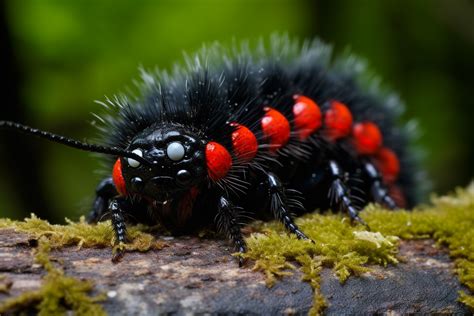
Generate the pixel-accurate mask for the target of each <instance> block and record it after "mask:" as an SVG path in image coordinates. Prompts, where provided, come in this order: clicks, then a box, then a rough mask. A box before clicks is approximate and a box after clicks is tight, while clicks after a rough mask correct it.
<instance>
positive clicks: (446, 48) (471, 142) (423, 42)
mask: <svg viewBox="0 0 474 316" xmlns="http://www.w3.org/2000/svg"><path fill="white" fill-rule="evenodd" d="M0 7H1V8H0V10H1V12H0V13H1V15H0V23H1V26H0V27H1V34H0V36H1V41H0V43H1V51H2V59H1V63H2V64H1V68H0V74H1V79H2V83H3V84H2V85H1V88H0V89H1V95H2V108H1V109H2V110H1V112H0V119H11V120H16V121H20V122H23V123H26V124H29V125H32V126H35V127H41V128H43V129H47V130H49V131H54V132H56V133H60V134H64V135H68V136H71V137H75V138H78V139H91V138H93V137H94V136H95V135H96V130H95V129H94V128H91V126H90V124H89V122H90V121H92V120H93V117H92V115H91V114H90V113H91V112H94V111H97V110H99V106H98V105H97V104H95V103H94V102H93V100H96V99H100V100H103V99H104V95H107V96H112V95H113V94H114V93H117V92H120V91H124V90H125V89H127V87H132V86H133V83H132V81H133V79H136V78H138V71H137V68H138V66H143V67H145V68H149V69H150V68H153V67H155V66H158V67H160V68H170V67H171V66H172V64H173V63H174V62H175V61H180V60H182V52H183V51H186V52H193V51H194V50H196V49H198V48H199V47H200V46H201V45H202V44H203V43H206V42H212V41H215V40H218V41H222V42H224V43H230V42H231V41H232V38H236V39H247V38H248V39H257V38H258V37H260V36H268V35H269V34H271V33H273V32H275V31H277V32H287V33H288V34H289V35H291V36H294V37H297V38H300V39H303V38H312V37H315V36H319V37H321V38H322V39H323V40H325V41H327V42H329V43H332V44H334V46H335V51H336V52H342V51H343V50H344V49H345V48H346V47H350V48H351V49H352V50H353V51H354V52H355V53H357V54H358V55H360V56H362V57H364V58H365V59H367V60H368V61H369V63H370V65H371V68H372V69H373V70H375V71H376V72H377V73H378V74H379V75H380V76H381V77H382V78H383V82H384V83H385V84H387V85H389V86H390V87H392V88H393V89H394V90H396V91H398V92H399V93H400V95H401V97H402V99H403V100H405V101H406V104H407V111H406V114H405V116H404V120H405V121H407V120H409V119H410V118H416V119H417V120H418V122H419V126H420V128H421V130H422V131H423V132H422V134H421V137H420V140H419V144H420V145H421V146H423V147H424V149H425V150H426V153H427V156H426V160H425V163H424V165H425V167H426V170H427V171H428V174H429V176H430V177H431V179H432V181H433V184H434V186H433V189H434V191H435V192H438V193H444V192H446V191H448V190H450V189H452V188H453V187H454V186H457V185H466V184H467V183H468V182H469V181H470V180H471V179H472V177H473V175H474V172H473V170H474V168H473V161H474V159H473V158H474V139H473V138H474V137H473V135H474V133H473V132H472V131H471V129H470V128H471V125H470V124H472V120H473V119H474V115H473V112H474V110H473V109H474V101H473V100H474V97H473V96H472V91H473V89H474V79H473V76H474V62H473V57H474V3H473V2H472V1H467V0H464V1H463V0H458V1H451V0H433V1H425V0H406V1H400V0H389V1H376V0H373V1H368V0H367V1H364V0H362V1H342V0H338V1H335V0H333V1H305V0H299V1H297V0H268V1H265V0H261V1H250V0H241V1H237V0H227V1H218V0H215V1H212V0H207V1H191V0H190V1H183V0H182V1H172V0H169V1H118V0H114V1H93V0H89V1H59V0H57V1H34V0H25V1H16V0H4V1H1V2H0ZM0 141H1V143H0V175H1V177H0V216H10V217H13V218H22V217H24V216H26V215H27V214H29V213H30V212H35V213H36V214H38V215H39V216H41V217H44V218H48V219H50V220H52V221H54V222H62V221H63V219H64V217H65V216H67V217H69V218H72V219H76V218H77V217H78V216H80V215H81V214H86V213H87V212H88V210H89V207H90V203H91V201H92V198H93V196H94V190H95V186H96V184H97V182H98V181H99V180H100V178H101V177H100V175H99V174H98V173H97V172H96V171H95V170H98V169H100V163H99V161H98V160H97V159H96V158H95V157H92V156H91V155H90V154H88V153H84V152H80V151H75V150H73V149H68V148H64V147H62V146H59V145H55V144H51V143H48V142H45V141H42V140H38V139H32V138H29V137H24V136H22V135H18V134H12V133H5V132H1V134H0Z"/></svg>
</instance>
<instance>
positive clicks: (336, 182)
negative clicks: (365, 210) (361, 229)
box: [328, 160, 367, 226]
mask: <svg viewBox="0 0 474 316" xmlns="http://www.w3.org/2000/svg"><path fill="white" fill-rule="evenodd" d="M329 177H330V186H329V193H328V194H329V200H330V204H331V207H332V208H338V209H340V210H341V211H343V212H346V213H347V214H349V216H350V218H351V220H355V221H357V222H359V223H361V224H363V225H365V226H367V224H366V223H365V222H364V221H363V220H362V219H361V218H360V217H359V210H358V209H357V208H356V207H355V206H354V204H353V203H352V201H351V198H350V194H349V189H348V187H347V186H346V184H345V183H344V173H343V171H342V170H341V168H340V167H339V164H338V163H337V162H336V161H334V160H330V161H329Z"/></svg>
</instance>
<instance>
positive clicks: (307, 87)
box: [0, 36, 419, 265]
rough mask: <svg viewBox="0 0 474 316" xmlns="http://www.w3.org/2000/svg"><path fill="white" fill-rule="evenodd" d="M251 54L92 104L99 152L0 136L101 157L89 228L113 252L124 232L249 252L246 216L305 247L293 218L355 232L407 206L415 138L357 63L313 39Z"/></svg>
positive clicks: (193, 65)
mask: <svg viewBox="0 0 474 316" xmlns="http://www.w3.org/2000/svg"><path fill="white" fill-rule="evenodd" d="M268 46H269V47H268ZM249 47H250V45H249V44H248V43H247V44H246V43H244V44H242V45H241V46H239V47H237V46H236V45H235V47H234V48H233V49H226V48H224V47H223V46H221V45H220V44H217V43H216V44H214V45H213V46H211V47H208V48H203V49H202V50H201V51H200V52H198V53H197V54H196V55H194V56H191V57H186V59H185V63H184V65H181V66H180V65H177V66H176V67H175V69H174V71H172V72H171V73H169V72H166V71H158V70H157V71H155V72H147V71H144V70H142V72H141V79H142V80H141V83H140V84H139V90H140V96H139V97H127V96H125V95H120V96H116V97H115V98H113V99H106V100H105V101H104V102H100V101H99V102H98V103H99V104H101V105H103V107H104V113H102V114H101V115H97V116H96V117H97V118H98V120H99V121H100V122H99V123H100V124H98V125H99V129H100V133H101V135H102V136H101V139H102V145H96V144H90V143H85V142H79V141H76V140H74V139H70V138H67V137H64V136H60V135H56V134H53V133H50V132H46V131H42V130H38V129H34V128H31V127H29V126H26V125H22V124H19V123H16V122H11V121H0V128H2V129H12V130H17V131H20V132H24V133H27V134H31V135H35V136H39V137H42V138H46V139H48V140H51V141H54V142H58V143H62V144H64V145H67V146H71V147H75V148H78V149H81V150H85V151H90V152H97V153H102V154H105V156H106V157H107V161H108V163H109V168H110V169H109V170H110V171H109V174H110V176H107V177H106V178H105V179H104V180H103V181H101V182H100V184H99V185H98V187H97V189H96V197H95V200H94V202H93V206H92V211H91V212H90V214H89V216H88V221H89V222H90V223H96V222H98V221H101V220H104V219H106V218H110V219H111V223H112V226H113V230H114V232H115V237H116V243H117V244H118V245H120V244H122V245H123V244H124V243H126V242H127V224H128V223H129V222H137V223H145V224H148V225H152V224H155V223H160V224H162V225H164V226H165V227H166V228H168V229H169V230H170V231H171V232H172V233H174V234H183V233H189V232H192V231H195V230H197V229H201V228H203V227H213V229H215V230H216V231H218V232H221V233H223V234H225V235H226V236H227V237H228V238H229V239H230V240H231V241H232V242H233V244H234V245H235V247H236V249H237V250H238V251H239V252H240V253H244V252H245V251H246V245H245V241H244V238H243V236H242V233H241V228H242V226H243V225H244V224H245V223H246V222H248V219H249V218H250V219H264V220H267V219H271V218H273V219H276V220H278V221H280V222H281V223H282V224H283V225H284V226H285V227H286V229H287V230H288V231H289V233H292V234H295V235H296V236H297V237H298V238H300V239H308V237H307V236H306V235H305V234H304V232H303V231H301V230H300V229H299V228H298V226H297V225H296V224H295V221H294V217H295V216H298V215H301V214H304V213H307V212H312V211H314V210H317V209H319V210H325V209H334V210H339V211H341V212H345V213H347V214H348V216H349V217H350V218H351V220H353V221H357V222H360V223H363V221H362V219H361V218H360V217H359V211H360V210H361V209H362V208H363V207H364V206H365V205H367V204H368V203H370V202H375V203H379V204H381V205H384V206H386V207H388V208H390V209H395V208H401V207H403V208H410V207H412V206H413V205H415V203H416V202H417V200H418V196H419V194H418V193H417V192H418V191H419V185H418V184H417V181H416V179H417V175H418V168H417V162H416V157H415V156H416V155H414V154H413V152H412V150H411V149H410V143H411V139H412V132H411V130H410V128H407V127H406V126H405V127H404V126H399V125H397V123H398V122H397V121H398V118H399V116H400V114H401V113H402V111H403V105H402V103H401V102H400V100H399V99H398V98H397V97H396V96H395V95H394V94H389V93H381V92H380V89H377V88H374V86H373V85H372V86H368V87H367V85H366V86H365V87H364V84H363V83H362V82H363V81H362V80H360V78H361V77H363V75H364V71H365V70H364V67H363V63H361V62H360V61H359V60H357V59H356V58H354V57H353V56H342V57H339V58H333V57H332V52H331V48H330V46H328V45H326V44H325V43H322V42H321V41H319V40H313V41H307V42H304V43H303V44H300V43H299V42H298V41H296V40H290V39H288V37H285V36H276V37H273V38H272V39H271V40H270V44H269V45H266V44H265V43H263V42H262V43H260V44H259V45H257V48H256V49H254V50H252V49H250V48H249ZM120 249H122V248H120V247H119V250H118V251H117V252H116V253H115V254H114V255H113V258H112V260H113V261H114V262H117V261H119V260H120V259H121V258H122V256H123V250H120ZM242 263H243V262H242V259H241V258H240V259H239V264H240V265H242Z"/></svg>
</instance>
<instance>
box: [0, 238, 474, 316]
mask: <svg viewBox="0 0 474 316" xmlns="http://www.w3.org/2000/svg"><path fill="white" fill-rule="evenodd" d="M166 239H167V240H166V243H167V244H168V246H167V247H164V248H163V249H161V250H151V251H148V252H146V253H139V252H131V253H127V254H126V256H125V257H124V259H123V260H122V262H120V263H118V264H113V263H112V262H111V260H110V259H111V250H110V248H103V249H96V248H83V249H78V248H77V247H66V248H62V249H56V250H52V251H51V253H50V255H49V257H50V260H51V262H53V264H54V265H55V266H57V267H61V268H62V270H63V271H64V273H65V274H66V275H68V276H72V277H74V278H77V279H87V280H92V281H93V283H94V287H93V292H95V293H92V294H93V295H95V294H100V293H105V294H106V296H105V299H104V301H103V302H101V303H100V304H101V305H102V306H103V308H104V309H105V311H106V312H107V313H109V314H114V315H133V314H140V315H156V314H158V313H177V314H187V313H226V314H227V313H239V314H240V313H244V314H247V313H249V314H267V315H268V314H300V313H302V314H306V313H308V311H309V310H310V309H311V306H312V305H313V296H314V293H313V290H312V288H311V286H310V284H309V283H308V282H302V281H301V277H302V275H301V273H300V272H298V271H297V270H295V271H294V273H293V274H292V275H288V276H284V277H282V278H281V280H279V281H278V282H276V283H275V285H274V286H273V287H268V286H267V285H266V282H265V276H264V274H262V273H260V272H256V271H252V269H251V268H252V263H251V262H247V264H246V266H244V267H243V268H239V267H238V264H237V262H236V258H234V257H232V256H230V252H231V250H230V249H229V244H228V243H227V242H226V241H223V240H220V239H204V238H198V237H179V238H172V237H169V238H166ZM37 245H38V242H37V240H35V239H32V237H31V235H28V234H24V233H20V232H16V231H15V230H13V229H0V289H2V290H0V305H1V302H2V301H5V300H7V299H8V298H11V297H15V296H17V295H19V294H21V293H24V292H26V291H32V290H33V291H34V290H37V289H39V288H40V287H41V284H42V277H43V276H44V274H45V270H44V268H43V267H42V266H41V265H39V264H38V263H36V262H35V261H34V256H33V254H32V253H33V252H34V248H35V247H37ZM398 258H399V259H401V261H402V262H400V263H399V264H397V265H388V266H387V267H385V268H384V267H379V266H374V267H372V269H371V271H370V272H366V273H364V274H362V275H361V276H358V277H351V278H349V279H348V280H347V281H346V282H345V283H344V284H341V283H340V282H339V279H338V278H337V277H336V276H335V275H334V273H333V271H332V270H331V269H327V268H323V270H322V272H321V293H322V294H323V296H324V297H325V298H326V301H327V304H328V307H327V308H326V309H325V314H367V313H386V312H395V313H413V312H421V313H441V312H447V313H468V312H469V310H468V309H467V307H466V306H465V305H462V304H461V303H459V302H457V299H458V292H459V291H460V290H462V289H463V287H462V286H461V285H460V284H459V281H458V279H457V277H456V276H455V275H454V274H453V264H452V262H451V261H450V259H449V256H448V255H447V252H446V251H444V250H443V248H440V247H439V246H437V245H435V244H434V242H433V241H430V240H412V241H401V242H400V252H399V255H398Z"/></svg>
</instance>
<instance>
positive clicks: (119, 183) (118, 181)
mask: <svg viewBox="0 0 474 316" xmlns="http://www.w3.org/2000/svg"><path fill="white" fill-rule="evenodd" d="M112 180H113V181H114V184H115V188H116V189H117V192H118V193H119V194H120V195H127V186H126V185H125V179H124V178H123V175H122V162H121V161H120V158H118V159H117V161H116V162H115V164H114V169H113V171H112Z"/></svg>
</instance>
